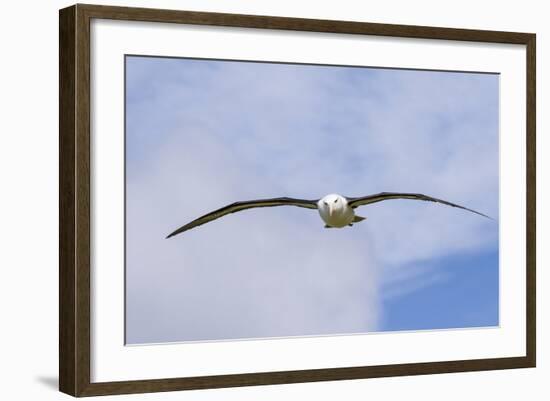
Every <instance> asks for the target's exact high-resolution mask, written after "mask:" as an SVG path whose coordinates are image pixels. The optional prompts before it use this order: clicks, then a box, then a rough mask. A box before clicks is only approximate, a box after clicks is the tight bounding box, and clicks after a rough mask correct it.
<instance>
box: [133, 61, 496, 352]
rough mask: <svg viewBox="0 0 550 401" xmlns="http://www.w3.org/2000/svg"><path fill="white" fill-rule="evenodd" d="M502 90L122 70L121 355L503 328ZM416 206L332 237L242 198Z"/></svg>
mask: <svg viewBox="0 0 550 401" xmlns="http://www.w3.org/2000/svg"><path fill="white" fill-rule="evenodd" d="M498 185H499V183H498V76H497V75H490V74H471V73H451V72H436V71H412V70H392V69H372V68H353V67H328V66H311V65H289V64H271V63H250V62H230V61H208V60H190V59H173V58H152V57H136V56H131V57H127V59H126V191H127V193H126V194H127V198H126V213H127V216H126V217H127V236H126V241H127V243H126V246H127V247H126V252H127V253H126V263H127V264H126V269H127V270H126V278H127V282H126V285H127V288H126V290H127V292H126V294H127V299H126V301H127V303H126V307H127V309H126V327H127V338H126V341H127V342H128V343H156V342H165V341H191V340H192V341H207V340H221V339H239V338H259V337H284V336H301V335H330V334H344V333H362V332H371V331H393V330H423V329H440V328H457V327H479V326H492V325H497V324H498V189H499V186H498ZM380 191H402V192H421V193H425V194H427V195H431V196H435V197H439V198H443V199H446V200H449V201H451V202H455V203H459V204H462V205H465V206H467V207H471V208H474V209H476V210H479V211H481V212H483V213H486V214H489V215H491V216H493V217H495V218H496V220H495V221H491V220H487V219H483V218H480V217H479V216H477V215H474V214H471V213H466V212H463V211H461V210H458V209H454V208H448V207H444V206H441V205H435V204H427V203H425V202H413V201H388V202H383V203H379V204H375V205H372V206H369V207H363V208H361V209H360V211H359V214H361V215H363V216H366V217H367V220H366V221H365V222H363V223H361V224H358V225H355V226H354V227H352V228H349V229H342V230H336V229H334V230H325V229H323V223H322V222H321V220H320V218H319V216H318V215H317V213H316V212H315V211H309V210H305V209H297V208H285V207H281V208H268V209H257V210H250V211H245V212H242V213H239V214H234V215H230V216H227V217H224V218H222V219H220V220H217V221H215V222H212V223H210V224H208V225H205V226H202V227H199V228H197V229H195V230H192V231H190V232H187V233H184V234H183V235H180V236H177V237H174V238H172V239H170V240H165V239H164V237H165V236H166V235H167V234H168V233H169V232H171V231H173V229H175V228H177V227H179V226H181V225H183V224H184V223H186V222H188V221H190V220H192V219H194V218H196V217H198V216H200V215H202V214H204V213H206V212H208V211H210V210H213V209H215V208H218V207H221V206H223V205H225V204H228V203H232V202H234V201H236V200H246V199H257V198H263V197H273V196H292V197H299V198H307V199H312V198H318V197H321V196H324V195H326V194H328V193H333V192H336V193H341V194H342V195H347V196H360V195H366V194H370V193H376V192H380Z"/></svg>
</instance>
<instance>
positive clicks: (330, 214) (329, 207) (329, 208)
mask: <svg viewBox="0 0 550 401" xmlns="http://www.w3.org/2000/svg"><path fill="white" fill-rule="evenodd" d="M332 211H333V209H332V204H330V205H328V215H329V216H330V217H332Z"/></svg>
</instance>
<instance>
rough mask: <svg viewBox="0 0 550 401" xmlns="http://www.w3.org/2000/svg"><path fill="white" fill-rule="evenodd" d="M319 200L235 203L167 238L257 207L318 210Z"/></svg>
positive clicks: (206, 215) (272, 199) (265, 200)
mask: <svg viewBox="0 0 550 401" xmlns="http://www.w3.org/2000/svg"><path fill="white" fill-rule="evenodd" d="M317 202H318V200H317V199H316V200H306V199H295V198H287V197H283V198H271V199H257V200H250V201H244V202H235V203H232V204H230V205H227V206H224V207H222V208H220V209H217V210H214V211H213V212H210V213H208V214H205V215H204V216H201V217H199V218H197V219H195V220H193V221H191V222H189V223H187V224H186V225H184V226H182V227H180V228H178V229H177V230H176V231H174V232H173V233H171V234H170V235H168V236H167V237H166V238H170V237H173V236H174V235H177V234H180V233H182V232H184V231H187V230H190V229H192V228H195V227H198V226H200V225H203V224H206V223H209V222H211V221H212V220H216V219H219V218H220V217H223V216H225V215H227V214H230V213H235V212H240V211H242V210H246V209H252V208H256V207H273V206H297V207H304V208H307V209H317Z"/></svg>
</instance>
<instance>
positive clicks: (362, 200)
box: [346, 192, 492, 220]
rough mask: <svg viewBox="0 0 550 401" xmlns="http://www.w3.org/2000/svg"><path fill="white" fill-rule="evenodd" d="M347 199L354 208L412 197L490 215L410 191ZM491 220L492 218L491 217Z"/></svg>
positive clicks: (481, 214)
mask: <svg viewBox="0 0 550 401" xmlns="http://www.w3.org/2000/svg"><path fill="white" fill-rule="evenodd" d="M346 199H347V201H348V205H349V206H351V207H352V208H356V207H358V206H363V205H369V204H371V203H376V202H381V201H385V200H390V199H412V200H421V201H427V202H436V203H442V204H443V205H447V206H452V207H458V208H459V209H464V210H467V211H469V212H472V213H475V214H479V215H480V216H483V217H487V218H488V219H491V217H489V216H487V215H485V214H483V213H480V212H477V211H475V210H473V209H468V208H467V207H464V206H460V205H457V204H455V203H451V202H447V201H445V200H442V199H437V198H432V197H431V196H427V195H423V194H411V193H399V192H380V193H379V194H375V195H367V196H361V197H358V198H348V197H346ZM491 220H492V219H491Z"/></svg>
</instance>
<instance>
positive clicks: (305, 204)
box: [166, 192, 490, 238]
mask: <svg viewBox="0 0 550 401" xmlns="http://www.w3.org/2000/svg"><path fill="white" fill-rule="evenodd" d="M391 199H412V200H419V201H428V202H435V203H441V204H444V205H447V206H452V207H457V208H460V209H464V210H467V211H469V212H472V213H475V214H478V215H480V216H484V217H487V218H490V217H489V216H487V215H485V214H483V213H480V212H476V211H475V210H473V209H468V208H467V207H464V206H460V205H457V204H455V203H451V202H448V201H445V200H442V199H437V198H433V197H431V196H427V195H422V194H417V193H402V192H380V193H378V194H373V195H367V196H360V197H346V196H342V195H338V194H330V195H326V196H325V197H323V198H321V199H310V200H308V199H297V198H288V197H282V198H269V199H256V200H249V201H239V202H234V203H232V204H230V205H227V206H224V207H222V208H220V209H217V210H214V211H213V212H210V213H208V214H205V215H204V216H201V217H199V218H197V219H195V220H193V221H191V222H189V223H187V224H186V225H184V226H182V227H180V228H178V229H177V230H176V231H174V232H172V233H171V234H169V235H168V236H167V237H166V238H170V237H173V236H174V235H178V234H180V233H182V232H184V231H188V230H191V229H192V228H195V227H198V226H201V225H203V224H206V223H209V222H211V221H213V220H217V219H219V218H220V217H223V216H226V215H228V214H230V213H235V212H240V211H243V210H247V209H252V208H264V207H273V206H296V207H300V208H305V209H312V210H317V211H318V212H319V215H320V216H321V219H323V221H324V222H325V224H326V225H325V228H343V227H347V226H352V225H353V224H354V223H358V222H360V221H363V220H365V217H361V216H358V215H356V214H355V208H357V207H359V206H365V205H370V204H373V203H377V202H381V201H386V200H391Z"/></svg>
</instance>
